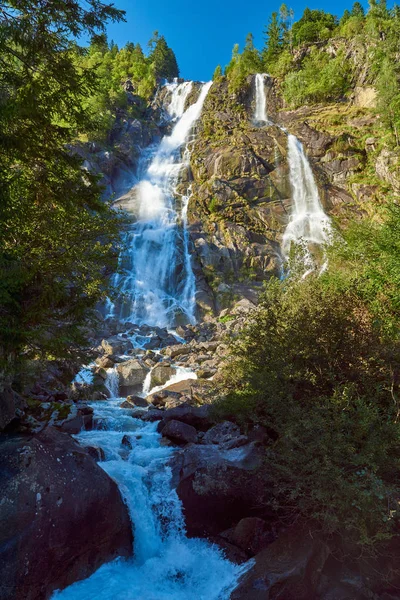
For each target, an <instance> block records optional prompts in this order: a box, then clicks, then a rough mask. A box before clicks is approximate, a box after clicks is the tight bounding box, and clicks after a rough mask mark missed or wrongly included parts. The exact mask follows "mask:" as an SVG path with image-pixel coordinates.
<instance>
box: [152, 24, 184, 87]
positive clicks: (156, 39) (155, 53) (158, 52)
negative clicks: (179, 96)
mask: <svg viewBox="0 0 400 600" xmlns="http://www.w3.org/2000/svg"><path fill="white" fill-rule="evenodd" d="M149 48H150V55H149V60H150V62H151V63H153V65H154V73H155V76H156V77H160V78H165V79H170V78H173V77H179V68H178V63H177V60H176V56H175V53H174V52H173V50H172V49H171V48H169V47H168V44H167V42H166V40H165V38H164V36H162V35H161V36H160V35H159V34H158V32H157V31H155V32H154V34H153V37H152V38H151V40H150V41H149Z"/></svg>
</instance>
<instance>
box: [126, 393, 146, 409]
mask: <svg viewBox="0 0 400 600" xmlns="http://www.w3.org/2000/svg"><path fill="white" fill-rule="evenodd" d="M126 400H127V402H130V403H131V404H133V405H134V406H139V407H140V408H147V407H148V406H149V403H148V402H147V400H146V398H142V397H141V396H128V397H127V399H126Z"/></svg>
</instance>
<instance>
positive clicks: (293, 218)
mask: <svg viewBox="0 0 400 600" xmlns="http://www.w3.org/2000/svg"><path fill="white" fill-rule="evenodd" d="M265 77H267V75H265V74H261V73H258V74H257V75H256V76H255V97H256V106H255V113H254V121H255V122H256V123H261V124H263V123H268V124H270V121H269V119H268V116H267V112H266V110H267V100H266V95H265V87H264V80H265ZM278 127H279V126H278ZM279 128H280V129H281V130H282V131H283V132H284V133H285V134H287V136H288V157H287V159H288V163H289V179H290V187H291V190H292V200H293V204H292V211H291V215H290V219H289V223H288V225H287V227H286V229H285V232H284V234H283V237H282V245H281V250H282V254H283V258H284V259H285V260H287V259H288V258H289V254H290V249H291V247H292V244H296V246H297V247H299V248H300V249H301V257H302V261H303V266H304V268H305V273H304V274H303V277H304V276H306V275H307V274H308V273H310V272H311V271H314V270H315V269H316V267H317V264H316V256H315V255H316V252H315V250H316V248H318V247H320V246H323V245H324V244H327V243H329V241H330V238H331V233H332V229H331V221H330V219H329V217H328V216H327V215H326V214H325V212H324V209H323V207H322V204H321V201H320V198H319V193H318V188H317V184H316V183H315V179H314V175H313V172H312V170H311V166H310V163H309V161H308V159H307V156H306V154H305V152H304V149H303V146H302V144H301V142H300V141H299V140H298V139H297V138H296V136H294V135H291V134H288V133H287V130H286V129H284V128H283V127H279ZM326 266H327V263H326V261H324V262H323V264H322V266H320V271H323V270H325V268H326Z"/></svg>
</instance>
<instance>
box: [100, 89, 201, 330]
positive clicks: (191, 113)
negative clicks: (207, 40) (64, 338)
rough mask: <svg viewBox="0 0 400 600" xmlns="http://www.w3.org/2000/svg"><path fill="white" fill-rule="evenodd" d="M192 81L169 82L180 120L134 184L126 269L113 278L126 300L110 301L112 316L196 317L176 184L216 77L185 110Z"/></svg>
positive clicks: (170, 320) (159, 322) (143, 319)
mask: <svg viewBox="0 0 400 600" xmlns="http://www.w3.org/2000/svg"><path fill="white" fill-rule="evenodd" d="M189 83H190V82H185V83H182V84H179V85H178V84H176V83H175V84H170V85H171V86H172V97H171V101H170V104H169V110H170V114H171V115H172V114H173V115H176V117H177V118H178V120H177V122H176V124H175V126H174V129H173V131H172V133H171V135H170V136H166V137H164V138H163V139H162V141H161V143H160V145H159V146H158V147H157V148H154V149H153V153H152V156H151V160H150V164H148V166H147V168H145V167H144V172H143V176H142V177H141V180H140V182H139V183H138V185H137V186H136V187H135V211H134V212H135V213H136V216H137V217H138V221H137V222H136V223H135V224H133V225H132V226H131V228H130V230H129V231H128V233H127V250H126V251H125V252H123V254H122V255H121V257H120V271H121V273H120V274H118V275H117V276H116V278H115V280H114V283H117V284H118V286H119V290H120V298H121V301H119V302H118V303H117V304H118V306H115V305H110V306H109V307H108V308H109V316H117V317H119V318H120V319H121V320H123V321H124V320H129V321H133V322H135V323H138V324H147V325H155V326H159V327H166V326H171V325H173V324H174V322H175V319H176V317H177V315H179V314H181V315H183V316H184V320H185V321H187V322H192V323H193V322H195V278H194V274H193V269H192V264H191V257H190V253H189V237H188V233H187V230H186V225H187V216H186V215H187V202H188V198H187V197H184V198H182V206H181V209H180V211H179V210H178V207H177V206H176V197H177V192H176V187H177V184H178V178H179V174H180V172H181V170H182V168H183V167H185V166H188V157H189V153H188V152H187V149H188V144H189V143H190V141H191V134H192V131H193V127H194V125H195V123H196V121H197V120H198V118H199V117H200V114H201V110H202V107H203V103H204V100H205V98H206V96H207V93H208V91H209V89H210V87H211V85H212V82H209V83H206V84H203V86H202V88H201V91H200V95H199V98H198V100H197V101H196V102H195V103H194V104H192V105H191V106H190V107H189V108H188V109H187V110H186V111H185V112H183V110H184V105H185V101H186V98H187V95H188V94H189V93H190V90H191V84H190V85H189ZM179 111H182V112H181V113H179ZM179 220H181V223H179Z"/></svg>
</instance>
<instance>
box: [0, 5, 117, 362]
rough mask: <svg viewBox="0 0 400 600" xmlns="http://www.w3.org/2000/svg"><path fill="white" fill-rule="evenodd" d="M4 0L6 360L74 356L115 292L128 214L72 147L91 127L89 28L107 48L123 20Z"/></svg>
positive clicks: (0, 111) (0, 101)
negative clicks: (111, 273)
mask: <svg viewBox="0 0 400 600" xmlns="http://www.w3.org/2000/svg"><path fill="white" fill-rule="evenodd" d="M86 6H87V8H85V9H84V8H82V6H81V4H80V3H79V2H75V1H73V0H72V1H71V2H68V3H65V2H50V1H48V2H47V1H45V2H41V3H37V2H33V1H28V0H26V1H23V2H14V1H9V2H3V3H2V7H1V12H0V59H1V62H2V69H1V73H0V90H1V93H0V130H1V132H2V133H1V153H0V195H1V205H0V281H1V283H0V332H1V333H0V339H1V343H0V360H1V361H2V362H3V363H6V364H7V365H8V366H9V367H10V368H12V367H13V362H14V358H15V357H19V358H21V357H23V358H24V359H26V358H29V357H31V356H33V357H36V356H38V355H47V356H49V355H53V356H57V357H64V358H65V357H68V356H70V355H73V354H74V353H76V352H79V351H80V347H81V345H82V344H84V342H85V331H84V327H85V325H86V324H87V322H88V319H89V317H90V314H91V311H92V310H93V308H94V307H95V305H96V303H97V302H98V301H99V300H100V299H102V298H103V297H104V294H105V292H106V283H105V277H104V275H105V272H104V269H105V268H106V265H107V263H110V262H112V261H113V256H114V254H115V252H114V242H115V240H116V236H117V232H118V229H119V216H118V215H117V213H115V212H114V211H113V210H111V209H110V207H109V206H108V205H107V204H106V203H103V202H102V201H101V200H100V191H101V190H100V189H99V186H98V183H97V179H96V177H94V176H93V175H91V174H89V173H88V172H86V171H84V170H83V169H82V160H81V159H80V158H78V157H77V156H73V155H72V154H71V151H70V149H69V147H68V144H69V143H70V142H71V141H72V140H73V138H74V137H75V135H76V134H77V133H78V132H86V131H90V130H91V128H92V127H93V122H92V121H91V118H90V114H88V111H87V110H85V109H84V102H85V99H86V98H87V97H88V96H90V95H91V94H92V93H94V92H95V89H96V87H95V85H96V78H95V75H94V73H93V72H92V71H89V70H86V71H84V72H82V69H81V68H79V67H78V66H77V61H76V57H77V55H78V56H79V54H81V53H82V54H83V51H82V50H81V49H79V48H78V47H77V46H76V44H75V43H74V41H73V40H74V37H75V36H80V35H81V34H82V33H83V31H85V32H86V33H89V34H90V35H92V39H93V45H97V46H98V47H101V46H102V42H103V38H102V37H99V36H98V33H99V32H100V33H101V32H102V31H103V29H104V26H105V23H106V21H107V20H108V19H112V20H119V19H121V18H122V13H121V12H120V11H117V10H116V9H114V8H113V7H112V6H111V5H106V4H101V3H98V2H94V1H90V2H88V3H87V5H86Z"/></svg>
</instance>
